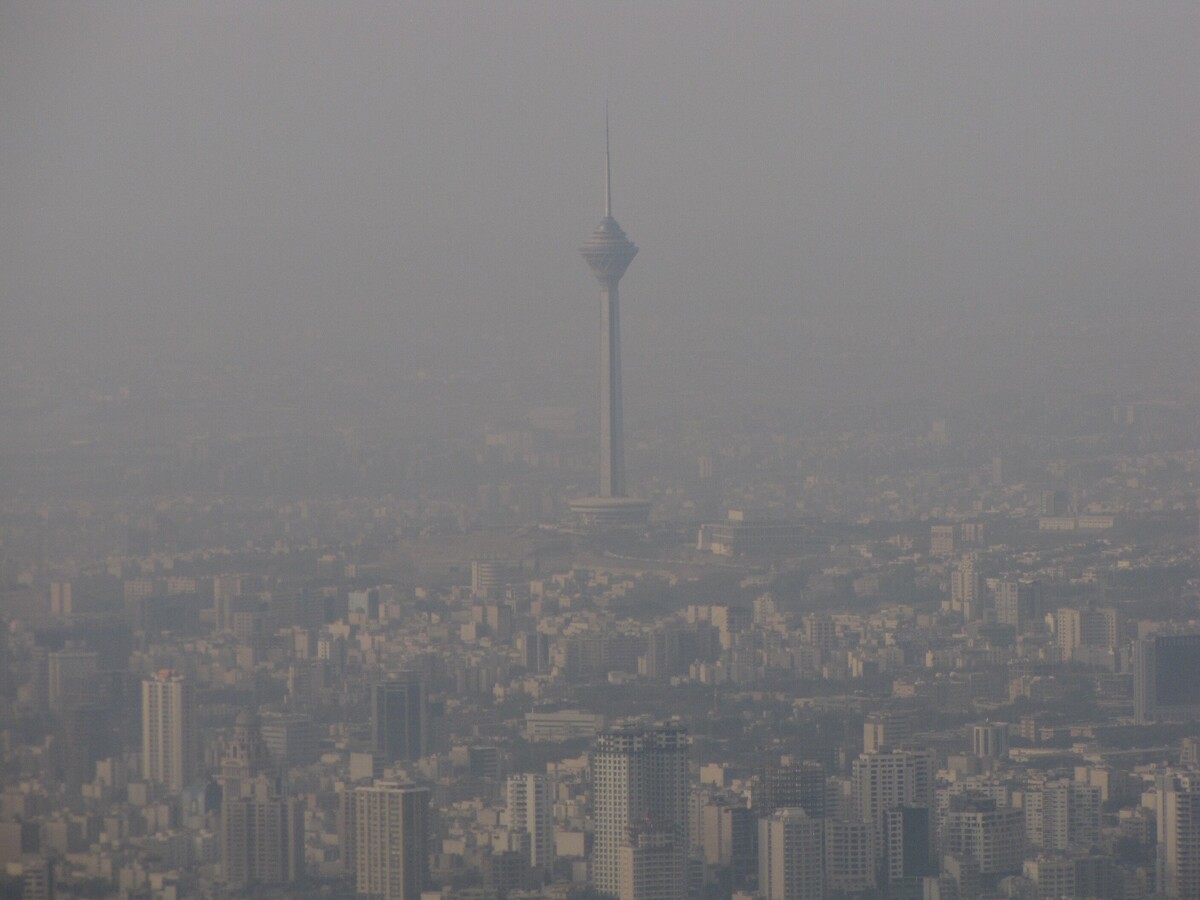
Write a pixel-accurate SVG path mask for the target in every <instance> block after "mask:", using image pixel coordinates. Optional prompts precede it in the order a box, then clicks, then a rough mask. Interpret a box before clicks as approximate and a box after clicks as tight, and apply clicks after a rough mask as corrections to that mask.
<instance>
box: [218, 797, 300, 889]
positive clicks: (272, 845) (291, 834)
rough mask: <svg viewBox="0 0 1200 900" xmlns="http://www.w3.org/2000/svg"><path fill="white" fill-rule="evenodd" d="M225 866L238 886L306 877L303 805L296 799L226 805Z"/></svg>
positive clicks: (224, 871) (229, 881)
mask: <svg viewBox="0 0 1200 900" xmlns="http://www.w3.org/2000/svg"><path fill="white" fill-rule="evenodd" d="M221 870H222V876H223V880H224V881H225V883H226V884H227V885H230V886H231V887H235V888H245V887H248V886H250V885H272V884H288V883H290V882H294V881H297V880H299V879H300V878H302V877H303V875H304V807H303V806H302V805H301V803H300V801H299V800H297V799H295V798H292V797H278V796H270V795H267V796H245V797H233V798H226V799H224V800H223V801H222V803H221Z"/></svg>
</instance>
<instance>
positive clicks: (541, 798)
mask: <svg viewBox="0 0 1200 900" xmlns="http://www.w3.org/2000/svg"><path fill="white" fill-rule="evenodd" d="M553 789H554V785H553V782H551V781H550V779H549V778H548V777H547V776H545V775H534V774H526V775H510V776H509V777H508V782H507V783H506V785H505V800H506V811H507V813H508V827H509V828H510V829H511V830H512V831H516V832H520V833H523V834H526V835H528V838H529V864H530V865H531V866H534V867H541V868H546V869H548V868H549V867H550V866H551V864H552V863H553V862H554V796H553Z"/></svg>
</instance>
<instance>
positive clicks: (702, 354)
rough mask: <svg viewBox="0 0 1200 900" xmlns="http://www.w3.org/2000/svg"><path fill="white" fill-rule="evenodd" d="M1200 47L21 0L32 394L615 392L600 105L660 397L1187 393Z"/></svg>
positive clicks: (844, 13)
mask: <svg viewBox="0 0 1200 900" xmlns="http://www.w3.org/2000/svg"><path fill="white" fill-rule="evenodd" d="M1196 35H1197V18H1196V10H1195V8H1194V7H1193V6H1192V5H1191V4H1186V3H1180V4H1154V5H1151V6H1145V5H1141V4H1129V3H1062V4H1041V3H987V4H924V3H917V4H840V3H839V4H833V3H829V4H804V5H800V4H751V5H746V4H710V5H706V6H703V7H699V6H696V5H694V4H686V3H655V4H641V3H585V4H559V3H522V4H466V3H403V4H363V5H354V6H347V5H344V4H325V3H306V2H287V3H260V4H242V3H224V2H214V3H202V4H196V3H161V4H159V3H156V4H133V3H105V4H86V5H85V4H60V3H6V4H4V6H3V9H2V10H0V59H2V61H0V119H2V120H3V122H4V127H3V132H2V134H0V266H2V267H3V272H4V278H3V283H2V285H0V291H2V292H3V297H2V300H3V317H4V323H3V326H4V327H3V329H2V332H0V341H2V349H3V353H4V364H3V365H4V369H5V372H6V376H5V379H4V381H5V388H4V392H5V396H6V398H7V402H8V404H9V405H10V406H11V405H12V404H13V403H14V402H15V401H14V398H13V386H14V384H15V383H16V382H19V381H21V379H22V374H21V373H23V372H25V373H28V372H29V371H31V370H37V369H40V368H43V367H49V368H52V369H55V370H58V371H59V372H60V373H63V374H65V373H67V372H70V373H74V374H75V375H76V376H77V379H76V380H77V386H78V385H88V386H91V387H96V388H99V389H102V390H117V389H119V388H121V387H128V388H129V389H130V390H131V391H134V392H138V391H145V390H146V389H148V388H152V387H153V385H154V384H155V383H161V382H162V381H163V380H164V379H169V378H172V377H176V376H172V375H170V374H168V373H169V372H177V371H178V370H180V369H181V368H189V369H190V370H191V373H192V374H197V373H199V374H203V373H205V372H206V371H211V372H217V371H221V370H222V369H223V368H224V367H227V366H240V367H243V370H242V372H241V374H240V375H239V378H241V379H246V380H249V381H251V382H254V381H256V380H258V379H263V380H270V379H271V378H272V377H279V376H280V375H281V373H282V376H283V377H287V376H286V373H288V372H289V371H299V370H303V369H305V368H306V367H308V368H313V367H317V368H319V367H321V366H333V367H335V368H338V369H345V368H350V369H352V370H353V369H357V370H359V371H360V372H362V373H367V372H370V373H371V378H370V379H367V380H368V381H369V382H370V383H369V384H367V385H365V386H364V387H363V393H364V394H377V395H378V400H379V402H380V403H382V404H384V405H386V404H388V403H393V402H400V400H399V399H398V397H397V395H400V394H402V393H403V391H404V384H405V381H404V379H405V378H406V377H408V376H410V375H412V374H413V373H417V372H420V373H422V374H424V375H427V376H431V377H454V378H460V379H467V380H469V381H473V382H484V383H495V382H511V383H513V384H516V383H519V384H520V391H521V399H522V401H523V402H525V403H527V404H528V405H533V406H537V405H545V404H563V405H569V406H575V407H579V408H586V409H588V410H589V411H590V409H591V407H592V405H593V404H592V399H591V398H592V396H593V389H592V383H593V380H594V378H593V375H594V363H595V360H594V347H595V341H594V332H595V327H594V315H593V314H594V297H593V296H592V293H593V292H592V290H591V284H590V279H589V278H588V277H587V273H586V271H585V270H584V267H583V266H582V264H581V263H580V260H579V259H578V257H577V255H576V253H575V247H576V245H577V244H578V243H579V242H580V241H581V240H582V239H583V238H584V237H586V235H587V234H588V233H589V231H590V229H591V227H592V225H593V224H594V223H593V219H594V218H595V217H596V216H597V215H598V214H599V212H600V210H601V202H602V189H603V169H602V165H603V156H602V154H603V118H604V110H605V104H606V102H607V103H608V105H609V108H610V109H611V116H612V123H613V124H612V139H613V153H614V176H613V177H614V204H615V209H616V212H617V214H618V216H619V218H620V220H621V222H622V223H623V224H624V226H625V227H626V229H627V230H629V233H630V234H631V235H632V236H633V237H634V238H635V239H636V241H637V242H638V243H639V245H640V246H641V247H642V253H641V256H640V257H639V259H638V261H637V264H636V265H635V266H633V267H632V269H631V271H630V273H629V275H628V277H627V279H626V282H625V284H624V288H625V290H624V296H625V299H626V310H625V327H626V334H625V366H626V380H627V387H628V388H629V390H630V391H631V392H636V394H637V397H638V401H637V403H632V402H631V403H630V404H629V405H630V415H632V416H639V417H640V416H654V417H658V416H663V415H669V414H670V413H671V411H672V410H675V409H678V408H679V407H680V405H681V404H682V405H684V406H686V407H688V408H695V407H698V406H700V407H702V406H705V405H708V404H710V403H724V404H726V405H729V404H735V403H738V402H739V398H742V399H743V401H744V399H745V398H753V399H754V401H755V402H770V403H774V402H778V403H782V404H785V405H786V404H787V403H789V402H793V401H798V400H812V399H814V398H816V399H818V400H819V402H823V403H825V402H828V403H835V404H843V403H855V402H861V401H863V400H865V399H867V398H872V397H887V398H897V397H904V398H906V399H912V398H921V397H925V398H934V399H939V400H940V399H944V398H945V397H946V396H947V395H957V399H963V398H964V397H965V396H968V397H969V395H970V392H972V391H1002V390H1014V389H1015V390H1019V389H1025V388H1031V387H1037V388H1039V389H1040V388H1042V387H1045V384H1046V382H1047V381H1048V380H1049V381H1052V382H1054V383H1057V384H1061V385H1062V386H1069V387H1071V388H1093V389H1096V390H1102V391H1114V390H1122V389H1124V390H1133V391H1136V390H1138V389H1145V388H1155V389H1158V388H1162V387H1165V386H1173V387H1179V386H1181V384H1186V386H1188V387H1194V386H1195V376H1196V374H1197V370H1196V363H1195V359H1194V353H1193V352H1192V348H1193V347H1194V344H1195V338H1196V337H1197V335H1198V334H1200V328H1198V322H1200V314H1198V312H1197V296H1196V293H1197V291H1196V289H1197V285H1198V284H1200V254H1197V253H1196V252H1195V251H1196V247H1197V245H1198V243H1200V241H1198V238H1200V203H1198V202H1197V201H1198V200H1200V197H1198V190H1197V174H1196V172H1197V170H1196V164H1195V150H1196V147H1197V144H1198V141H1197V138H1198V136H1200V135H1198V134H1197V128H1198V127H1200V126H1198V125H1197V123H1198V122H1200V92H1198V91H1196V89H1195V83H1196V75H1197V71H1196V68H1197V67H1196V62H1195V60H1196V58H1197V37H1196ZM314 371H315V370H314ZM314 378H316V379H317V380H319V378H317V376H316V375H314ZM256 388H257V385H256V384H249V385H246V386H244V389H239V390H237V391H236V392H234V393H233V394H232V395H231V396H230V397H228V398H226V404H227V405H228V406H230V407H240V406H247V405H251V404H252V403H253V402H254V401H253V397H255V396H258V391H257V390H256ZM59 399H60V400H62V399H66V398H59ZM177 399H178V401H179V402H185V401H184V398H182V397H180V398H177ZM321 406H322V399H321V396H320V391H319V389H318V390H314V391H313V392H312V393H311V395H310V394H305V395H304V396H302V397H301V398H300V399H299V400H297V412H298V413H299V414H301V415H304V416H308V415H310V414H312V415H316V414H320V416H321V417H324V416H328V417H330V418H331V419H332V420H338V419H339V415H341V414H344V413H346V412H347V410H346V409H345V408H343V409H342V413H341V414H340V413H339V412H338V409H337V408H336V404H333V403H329V404H326V408H324V409H322V408H321ZM362 409H363V411H364V412H365V411H369V410H373V409H376V408H375V407H373V406H368V407H364V408H362ZM244 412H245V413H246V415H248V416H249V417H251V418H253V417H254V415H255V414H256V412H262V413H263V414H266V413H267V412H268V411H267V410H261V411H256V410H254V409H253V408H248V409H246V410H244ZM344 418H345V416H344V415H343V419H344ZM24 424H25V425H26V426H28V425H31V424H33V423H32V422H30V421H28V420H26V421H25V422H24ZM340 424H344V425H345V424H353V423H352V422H350V421H341V422H340ZM5 430H6V431H7V430H8V429H5Z"/></svg>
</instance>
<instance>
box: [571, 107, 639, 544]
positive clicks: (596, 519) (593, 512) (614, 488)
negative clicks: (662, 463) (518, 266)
mask: <svg viewBox="0 0 1200 900" xmlns="http://www.w3.org/2000/svg"><path fill="white" fill-rule="evenodd" d="M610 160H611V157H610V154H609V144H608V116H607V115H605V117H604V218H603V219H601V220H600V224H599V225H597V226H596V230H595V231H593V232H592V236H591V237H590V238H588V239H587V242H586V243H584V245H583V246H582V247H580V248H579V252H580V253H581V254H582V255H583V258H584V260H585V261H586V262H587V264H588V266H590V267H591V270H592V274H593V275H595V276H596V280H597V281H599V282H600V367H601V370H600V492H599V494H598V495H597V496H595V497H584V498H582V499H579V500H575V501H574V502H572V503H571V511H572V512H573V513H575V515H576V516H577V517H578V518H579V520H580V521H581V522H582V523H583V524H585V525H591V526H608V525H639V524H642V523H644V522H645V521H646V519H647V517H648V516H649V514H650V502H649V501H648V500H638V499H636V498H633V497H628V496H626V494H625V428H624V423H623V420H622V414H621V302H620V296H619V293H618V290H617V285H618V284H619V283H620V281H621V276H622V275H624V274H625V270H626V269H628V268H629V264H630V263H631V262H633V258H634V257H635V256H637V252H638V248H637V245H636V244H634V243H633V241H631V240H629V238H627V237H625V232H624V231H622V230H621V226H620V225H618V224H617V220H616V219H614V218H613V215H612V164H611V161H610Z"/></svg>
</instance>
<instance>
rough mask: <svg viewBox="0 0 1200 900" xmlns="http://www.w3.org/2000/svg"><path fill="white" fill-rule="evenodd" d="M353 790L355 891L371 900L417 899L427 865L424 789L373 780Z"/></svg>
mask: <svg viewBox="0 0 1200 900" xmlns="http://www.w3.org/2000/svg"><path fill="white" fill-rule="evenodd" d="M354 793H355V797H354V805H353V810H354V830H355V834H354V842H353V846H354V851H355V857H356V858H355V884H356V888H357V892H358V893H359V894H365V895H367V896H368V897H371V898H372V900H419V898H420V896H421V891H422V890H423V889H424V887H425V880H426V871H427V869H428V865H429V860H428V847H427V842H428V837H427V833H428V830H429V790H428V789H427V788H419V787H415V786H413V785H408V784H398V783H396V782H376V783H375V784H374V785H372V786H370V787H360V788H358V789H357V790H356V791H355V792H354Z"/></svg>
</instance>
